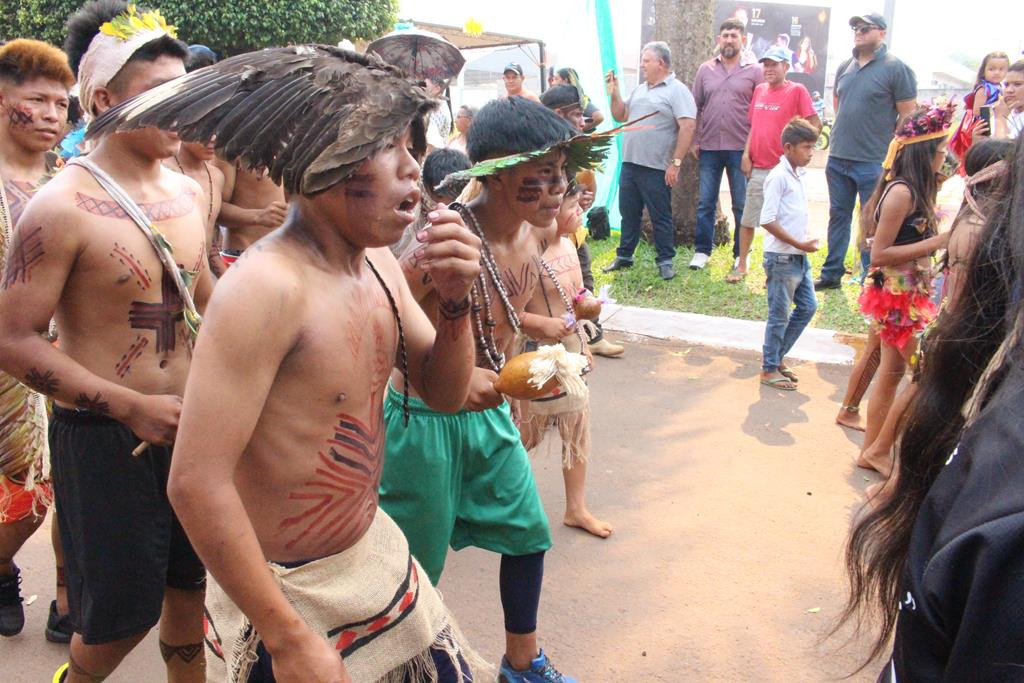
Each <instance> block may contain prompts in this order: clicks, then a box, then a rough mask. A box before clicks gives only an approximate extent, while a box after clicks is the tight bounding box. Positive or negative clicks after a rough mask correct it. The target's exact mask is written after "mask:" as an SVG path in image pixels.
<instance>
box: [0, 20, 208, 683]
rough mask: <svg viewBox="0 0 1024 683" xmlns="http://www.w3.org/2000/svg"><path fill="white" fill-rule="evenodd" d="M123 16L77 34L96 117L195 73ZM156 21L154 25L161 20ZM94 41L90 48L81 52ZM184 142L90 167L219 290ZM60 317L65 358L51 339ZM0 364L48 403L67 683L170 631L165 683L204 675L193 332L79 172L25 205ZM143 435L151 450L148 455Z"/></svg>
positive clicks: (104, 150) (75, 47) (154, 137)
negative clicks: (191, 443) (186, 439)
mask: <svg viewBox="0 0 1024 683" xmlns="http://www.w3.org/2000/svg"><path fill="white" fill-rule="evenodd" d="M119 12H122V13H124V14H123V16H122V19H123V20H124V22H125V23H127V16H128V15H127V12H128V7H127V6H126V5H120V6H118V5H117V4H116V3H110V2H103V3H90V4H87V5H85V6H84V7H83V8H82V9H81V10H79V12H78V13H76V14H75V15H73V16H72V17H71V19H70V20H69V23H68V28H69V40H68V49H67V52H68V55H69V58H70V61H71V64H72V66H73V67H78V75H79V82H80V84H81V95H82V105H83V109H84V110H85V111H86V112H87V115H90V116H96V115H98V114H100V113H102V112H103V111H106V110H107V109H109V108H111V107H113V106H115V105H116V104H118V103H119V102H121V101H123V100H125V99H128V98H129V97H131V96H133V95H136V94H139V93H141V92H144V91H145V90H148V89H149V88H151V87H153V86H155V85H157V84H159V83H163V82H164V81H167V80H170V79H172V78H174V77H176V76H178V75H180V74H183V73H184V72H185V67H184V62H183V60H184V59H185V57H186V55H187V48H186V47H185V45H184V44H182V43H181V42H180V41H177V40H175V39H174V38H173V37H172V35H173V31H171V30H170V29H169V27H165V26H161V27H158V28H149V29H146V30H140V31H135V32H132V33H130V34H119V35H111V34H109V33H101V32H100V27H101V25H108V26H110V25H111V24H109V23H106V22H110V21H111V20H114V19H115V18H116V17H117V16H118V13H119ZM151 16H152V15H151ZM86 46H87V47H86ZM177 149H178V139H177V137H176V136H174V135H171V134H167V133H163V132H160V131H158V130H155V129H146V130H141V131H137V132H132V133H126V134H117V135H110V136H107V137H105V138H103V139H101V140H100V141H99V142H98V145H97V146H96V147H95V149H94V150H93V151H92V152H91V153H90V154H89V155H88V160H89V161H90V162H92V163H93V164H95V165H96V166H97V167H99V168H100V169H101V171H103V172H105V173H106V174H108V175H109V176H110V177H112V178H113V180H114V181H116V182H117V183H118V184H120V186H121V187H122V188H123V189H124V190H125V191H126V193H127V194H128V195H129V196H130V197H131V198H132V199H134V200H135V201H136V202H137V203H138V204H139V205H140V206H141V207H142V209H143V210H144V211H145V212H146V213H147V214H148V216H149V218H150V219H151V220H152V222H153V224H155V226H156V227H157V228H158V229H159V230H160V232H161V233H162V234H163V235H164V237H165V238H166V240H167V241H168V242H169V243H170V244H171V245H173V252H174V258H175V259H176V260H177V262H178V264H179V265H180V266H181V267H182V268H184V269H186V270H188V271H189V272H190V273H191V276H192V277H191V278H190V279H191V281H192V287H191V290H192V293H193V296H194V298H195V300H196V302H197V303H198V305H199V307H200V308H201V307H202V306H203V304H204V303H205V301H206V298H207V297H208V294H209V291H210V285H211V282H210V278H209V271H208V269H207V267H206V247H205V241H206V240H205V230H204V224H203V210H202V209H201V208H200V204H199V201H198V199H197V198H199V197H201V196H202V191H201V189H200V188H199V187H198V186H197V185H196V183H195V182H193V181H192V180H190V179H188V178H185V177H183V176H182V175H180V174H178V173H174V172H172V171H170V170H167V169H166V168H164V167H163V166H162V165H161V161H162V160H163V159H165V158H167V157H170V156H171V155H172V154H174V153H175V152H176V151H177ZM51 318H54V319H56V322H57V327H58V331H59V333H60V348H59V349H57V348H55V347H53V346H52V345H51V344H50V343H49V342H48V341H47V340H46V339H45V338H44V337H43V334H44V333H45V332H46V330H47V328H48V326H49V323H50V320H51ZM0 319H2V320H3V321H4V325H3V326H2V328H0V367H2V368H3V370H4V371H5V372H8V373H10V374H11V375H13V376H15V377H19V378H23V381H24V382H25V383H26V384H29V385H30V386H32V387H33V388H35V389H36V390H38V391H40V392H42V393H45V394H47V395H49V396H52V397H53V399H54V409H53V419H52V420H51V423H50V446H51V453H50V454H51V459H52V464H53V479H54V488H55V494H56V497H57V498H58V499H59V500H60V504H59V505H58V507H57V515H58V519H59V521H60V533H61V541H62V542H63V546H64V552H65V555H66V574H67V580H68V597H69V603H70V608H71V609H70V611H71V620H72V623H73V625H74V630H75V634H74V636H73V638H72V641H71V648H70V663H69V665H65V667H67V668H66V669H65V670H64V672H63V673H61V674H60V675H61V676H63V678H62V679H61V680H66V681H69V682H71V683H79V682H87V681H94V680H97V679H99V678H102V677H105V676H107V675H109V674H110V673H111V672H112V671H113V670H114V669H115V668H116V667H117V666H118V664H119V663H120V662H121V660H122V659H123V658H124V656H125V655H127V654H128V652H129V651H130V650H131V649H132V648H134V647H135V645H136V644H137V643H139V642H140V641H141V640H142V638H143V637H144V636H145V635H146V633H147V632H148V631H149V629H150V628H151V627H152V626H154V625H156V623H157V622H158V621H160V624H161V626H160V646H161V652H162V654H163V656H164V659H165V661H166V662H167V674H168V680H169V681H172V682H174V683H182V682H189V683H191V682H196V683H198V681H201V680H203V677H204V674H203V656H202V649H201V643H202V604H203V602H202V601H203V590H202V589H203V583H204V580H205V572H204V570H203V567H202V565H201V563H200V562H199V561H198V558H197V557H196V555H195V553H194V552H193V551H192V549H191V546H190V545H189V543H188V540H187V539H186V538H185V536H184V533H183V532H182V530H181V528H180V526H179V525H178V524H177V521H176V520H175V519H174V517H173V513H172V511H171V508H170V504H169V503H168V501H167V497H166V490H165V482H166V477H167V471H168V468H169V465H170V449H169V448H167V446H168V445H169V444H171V443H172V442H173V440H174V434H175V430H176V428H177V423H178V415H179V412H180V406H181V398H180V396H181V395H182V393H183V392H184V387H185V378H186V376H187V374H188V369H189V363H190V360H191V339H190V337H189V335H188V333H187V332H186V328H185V325H184V323H183V303H182V298H181V297H180V296H179V294H178V291H177V289H176V288H175V285H174V284H173V281H172V280H171V278H170V277H169V276H168V274H167V273H165V272H164V269H163V267H162V265H161V262H160V260H159V258H158V256H157V253H156V251H155V250H154V249H153V247H152V246H151V244H150V242H149V240H148V239H147V237H146V236H145V235H143V233H142V232H141V231H140V229H139V228H138V227H137V226H136V224H135V223H134V222H132V221H131V220H130V219H129V218H128V214H127V213H126V212H125V210H124V209H123V208H122V207H121V206H120V205H119V204H118V203H117V202H115V201H114V200H113V199H112V198H111V196H110V195H109V194H108V193H107V192H106V191H105V190H104V189H103V188H102V187H101V186H100V185H99V184H98V183H97V181H96V180H95V179H94V177H93V175H92V174H91V173H90V172H89V171H87V170H86V169H85V168H84V167H80V166H77V165H70V164H69V165H68V167H67V168H65V169H64V170H62V171H61V172H60V173H59V174H57V176H55V177H54V178H53V179H52V180H50V181H49V182H48V183H47V184H46V185H45V186H44V187H42V188H41V189H40V190H39V191H38V192H37V193H36V195H35V197H33V198H32V200H31V201H30V202H29V205H28V206H27V207H26V208H25V210H24V213H23V214H22V216H21V220H20V221H19V222H18V226H17V228H16V229H15V234H14V241H13V243H12V247H11V251H10V254H9V255H8V259H7V265H6V269H5V271H4V275H3V281H2V289H0ZM140 440H144V441H148V442H149V443H150V444H152V446H151V447H150V448H149V449H147V450H146V451H145V452H143V453H142V454H141V455H139V456H133V455H132V451H133V450H134V449H135V448H136V446H137V445H138V444H139V442H140Z"/></svg>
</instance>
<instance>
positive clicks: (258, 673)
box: [96, 45, 480, 683]
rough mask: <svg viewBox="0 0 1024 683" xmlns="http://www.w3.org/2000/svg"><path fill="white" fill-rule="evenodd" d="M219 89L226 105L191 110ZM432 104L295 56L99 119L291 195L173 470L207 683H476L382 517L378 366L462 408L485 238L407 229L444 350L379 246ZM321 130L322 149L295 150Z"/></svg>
mask: <svg viewBox="0 0 1024 683" xmlns="http://www.w3.org/2000/svg"><path fill="white" fill-rule="evenodd" d="M243 73H244V74H245V79H244V80H243V79H242V78H241V77H240V76H241V74H243ZM325 73H330V74H333V75H334V76H335V77H334V78H332V79H327V80H323V81H321V80H320V78H321V77H322V75H323V74H325ZM282 89H289V90H290V91H291V92H293V93H297V95H293V98H296V99H295V100H293V101H292V105H293V107H291V108H288V110H287V111H286V110H285V109H282V108H275V107H273V106H272V105H273V102H274V100H273V99H269V100H268V98H272V97H273V96H268V95H267V94H266V93H267V92H268V91H270V92H274V93H277V92H280V91H281V90H282ZM211 90H214V91H216V93H215V95H214V97H215V98H216V97H220V98H222V99H220V100H219V101H221V102H226V103H227V104H225V105H222V106H219V107H214V108H213V109H212V110H211V109H209V108H203V109H202V111H201V112H197V108H196V107H195V103H196V99H197V98H200V97H203V96H209V95H210V91H211ZM342 104H343V105H344V106H342ZM385 104H386V105H387V108H385V107H384V105H385ZM434 104H435V103H434V101H433V100H432V99H431V98H430V97H428V95H427V93H426V91H425V90H424V89H423V88H421V87H420V86H417V85H415V84H413V83H411V82H410V81H408V80H406V79H405V78H404V76H402V75H401V72H399V71H398V70H397V69H394V68H393V67H388V66H385V65H384V63H383V62H381V61H380V60H379V59H378V58H376V57H375V56H370V57H366V56H363V55H358V54H356V53H353V52H348V51H345V50H340V49H336V48H328V47H324V46H307V45H299V46H293V47H288V48H275V49H269V50H263V51H261V52H256V53H249V54H244V55H239V56H237V57H232V58H229V59H226V60H224V61H222V62H220V63H219V64H217V65H215V66H212V67H210V68H209V69H205V70H203V71H197V72H194V73H192V74H190V75H188V76H186V77H184V78H183V79H179V80H178V81H176V82H175V83H173V84H170V85H169V86H168V87H164V88H161V89H159V90H157V91H154V93H151V94H150V96H149V97H147V99H146V100H143V101H141V102H140V103H137V104H136V105H135V106H134V107H133V108H130V109H127V110H124V111H123V113H122V115H120V116H114V117H108V118H107V119H106V120H100V121H97V122H96V127H97V128H99V129H100V130H102V129H103V127H104V126H106V127H117V126H120V127H125V128H135V127H144V126H154V127H156V128H161V129H166V128H172V129H174V130H176V131H177V132H179V133H180V135H181V137H182V138H183V139H185V140H190V141H192V142H198V143H201V144H206V143H209V142H210V141H211V140H212V139H214V138H216V140H217V143H218V145H221V144H223V145H224V147H219V148H218V152H219V153H220V154H223V155H225V156H226V157H227V161H228V162H229V163H236V162H238V163H244V164H245V165H246V166H247V167H251V168H254V169H256V170H258V171H260V172H266V174H267V176H268V177H269V178H270V180H271V181H272V182H273V183H281V184H282V185H283V187H284V188H285V189H287V191H288V193H289V195H290V196H291V202H290V209H289V214H288V217H287V219H286V221H285V223H284V225H283V226H282V227H281V228H280V229H279V230H276V231H275V232H273V233H271V234H269V235H267V236H266V237H264V238H262V239H260V240H259V241H257V242H255V243H253V244H252V245H251V246H250V247H249V248H248V249H247V250H246V252H245V254H244V256H243V258H241V259H239V261H238V262H237V263H236V264H235V265H234V266H232V267H231V268H230V269H229V270H228V272H227V273H226V274H225V275H224V277H223V278H222V279H221V280H220V281H219V283H218V285H217V289H216V295H215V298H214V299H213V300H211V303H210V308H209V311H208V312H207V315H206V320H205V322H204V325H203V329H202V333H201V335H200V337H199V343H198V345H197V346H196V350H195V361H194V362H195V364H196V372H195V373H194V374H192V376H191V377H190V379H189V383H188V387H187V389H186V392H185V397H184V402H183V405H182V415H181V427H180V429H179V431H178V441H177V445H176V448H175V453H174V460H173V464H172V467H171V476H170V482H169V485H168V495H169V496H170V499H171V501H172V503H173V505H174V507H175V509H176V510H177V511H178V513H179V515H180V516H181V520H182V524H183V525H184V526H185V528H186V530H187V531H188V533H189V536H190V538H192V539H193V542H194V543H195V546H196V549H197V550H198V552H199V553H200V555H201V556H202V557H203V558H204V560H205V561H206V563H207V567H208V568H209V571H210V575H211V576H210V578H211V581H210V587H209V590H208V594H207V603H206V610H207V611H206V614H207V632H206V644H207V646H208V649H209V651H210V653H211V654H210V655H209V665H208V678H207V680H209V681H217V682H218V683H222V682H225V681H227V682H230V683H236V682H237V681H246V682H248V683H257V682H258V683H269V682H270V681H278V682H280V683H299V682H300V681H301V682H302V683H306V682H307V681H308V682H311V683H328V682H330V683H350V681H378V680H396V681H397V680H401V681H412V682H415V683H420V682H421V681H444V682H446V683H466V681H468V680H469V672H468V671H467V669H468V667H467V666H466V661H465V660H466V658H465V657H464V655H463V653H464V652H465V651H464V650H463V648H461V647H460V644H459V639H458V635H457V633H456V630H455V627H454V624H453V623H452V621H451V618H450V616H449V614H448V612H447V610H446V609H445V607H444V605H443V604H442V603H441V601H440V598H439V596H438V594H437V592H436V591H435V590H434V589H433V587H431V586H430V584H429V582H428V581H427V580H426V574H425V572H423V569H422V567H421V566H420V565H419V564H418V563H417V562H415V560H413V559H412V557H411V556H410V554H409V548H408V545H407V543H406V541H405V538H404V537H403V536H402V533H401V531H399V529H398V527H397V526H396V525H395V523H394V522H392V521H391V519H390V518H389V517H388V516H387V515H386V514H384V513H382V512H380V511H378V510H377V484H378V481H379V479H380V474H381V471H382V469H383V465H384V463H383V457H384V440H385V437H384V417H383V412H382V409H383V401H382V397H383V395H384V393H385V391H386V387H387V383H388V378H389V376H390V374H391V369H392V367H393V366H396V365H397V366H398V367H399V368H400V369H401V372H402V375H403V377H405V378H406V379H408V381H409V383H410V384H411V386H412V387H414V388H415V389H416V390H417V392H418V393H419V395H420V396H422V397H423V400H424V401H425V402H426V404H427V405H430V406H432V407H433V408H434V409H436V410H440V411H445V410H448V411H451V410H454V409H457V408H458V407H459V406H461V405H462V403H463V402H464V401H465V398H466V390H467V385H468V381H469V377H470V373H471V372H472V367H473V366H472V357H473V335H472V333H471V331H470V327H469V315H468V314H469V308H470V304H469V298H468V295H469V289H470V287H471V286H472V283H473V280H474V278H475V277H476V275H477V274H478V273H479V259H480V252H479V249H478V245H479V242H478V241H477V239H476V238H475V237H473V235H472V234H470V233H469V232H468V231H467V230H466V228H465V226H464V225H462V223H461V220H460V219H459V217H458V215H457V214H455V213H454V212H451V211H445V210H439V211H436V212H433V213H432V214H431V215H430V220H431V225H429V226H428V227H426V228H425V229H424V230H422V231H421V232H420V235H419V238H420V240H421V241H422V242H423V247H422V248H423V251H424V254H423V267H424V269H429V271H430V273H431V277H432V278H433V282H434V286H435V291H436V292H437V300H438V303H437V305H438V307H439V308H440V309H441V311H442V313H441V314H440V315H438V318H437V335H436V337H435V334H434V329H433V328H432V327H431V325H430V322H429V320H428V319H427V317H426V316H425V315H424V314H423V312H422V311H421V310H420V308H419V306H418V305H417V304H416V302H415V301H414V300H413V299H412V297H411V296H410V293H409V289H408V287H407V286H406V285H405V280H404V277H403V275H402V271H401V269H400V268H399V265H398V263H397V262H396V261H395V259H394V257H393V256H392V255H391V253H390V251H389V250H388V249H387V245H389V244H391V243H392V242H394V241H395V240H397V239H398V238H399V236H401V234H402V231H403V230H404V229H405V227H406V226H407V225H408V224H410V223H412V222H413V220H414V219H415V217H416V216H415V209H416V205H417V204H418V202H419V200H420V191H419V189H418V188H417V181H418V180H419V174H420V169H419V164H418V161H419V156H421V155H422V153H423V149H424V147H425V146H426V137H425V130H424V116H425V114H426V113H427V112H428V111H429V110H430V109H431V108H432V107H433V106H434ZM296 111H298V112H302V114H301V115H298V116H296V115H295V114H294V112H296ZM371 112H372V113H373V114H374V115H375V116H374V118H373V124H372V125H363V122H364V121H365V120H366V118H367V117H368V115H369V114H370V113H371ZM236 117H241V118H242V119H243V120H247V121H258V122H259V123H260V125H261V126H263V127H262V130H261V131H259V132H257V133H255V134H249V135H246V134H245V132H244V130H239V131H237V132H238V133H239V134H240V135H244V136H245V138H244V145H241V146H235V145H233V144H232V136H233V135H234V134H235V133H236V130H235V128H236V126H235V125H234V124H233V123H232V121H233V120H237V118H236ZM314 122H319V124H318V126H317V127H316V129H317V130H318V131H324V130H326V131H331V132H332V134H331V135H324V134H318V135H316V136H314V137H312V138H310V137H309V136H304V135H303V134H304V133H305V132H306V131H309V130H312V129H313V128H314V126H313V123H314ZM282 140H290V141H291V143H290V144H288V145H283V144H281V141H282ZM232 150H235V151H234V152H232ZM236 154H237V155H238V156H235V155H236ZM266 169H270V170H269V171H266Z"/></svg>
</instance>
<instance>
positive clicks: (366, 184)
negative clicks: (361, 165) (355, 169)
mask: <svg viewBox="0 0 1024 683" xmlns="http://www.w3.org/2000/svg"><path fill="white" fill-rule="evenodd" d="M373 180H374V177H373V175H372V174H369V173H354V174H352V175H351V176H349V179H348V182H346V183H345V196H346V197H351V198H353V199H373V198H374V197H376V196H377V193H375V192H374V191H373V190H371V189H370V187H371V186H372V185H373Z"/></svg>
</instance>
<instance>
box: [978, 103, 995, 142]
mask: <svg viewBox="0 0 1024 683" xmlns="http://www.w3.org/2000/svg"><path fill="white" fill-rule="evenodd" d="M978 117H979V118H981V120H982V121H984V122H985V123H987V124H988V132H987V133H985V135H992V106H991V105H988V104H986V105H985V106H983V107H981V109H980V110H979V111H978Z"/></svg>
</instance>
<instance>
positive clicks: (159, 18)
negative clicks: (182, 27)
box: [100, 5, 178, 41]
mask: <svg viewBox="0 0 1024 683" xmlns="http://www.w3.org/2000/svg"><path fill="white" fill-rule="evenodd" d="M147 31H163V32H165V33H166V34H167V35H169V36H170V37H171V38H177V37H178V32H177V30H176V29H175V28H174V27H173V26H171V25H170V24H168V23H167V20H166V19H164V18H163V15H161V14H160V12H159V10H153V11H151V12H144V13H142V14H139V12H138V9H137V8H136V7H135V5H128V11H126V12H125V13H124V14H119V15H117V16H116V17H114V18H113V19H111V20H110V21H108V22H107V23H105V24H103V25H102V26H100V33H103V34H105V35H108V36H112V37H114V38H117V39H118V40H123V41H128V40H131V39H132V38H133V37H134V36H136V35H137V34H139V33H144V32H147Z"/></svg>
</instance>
